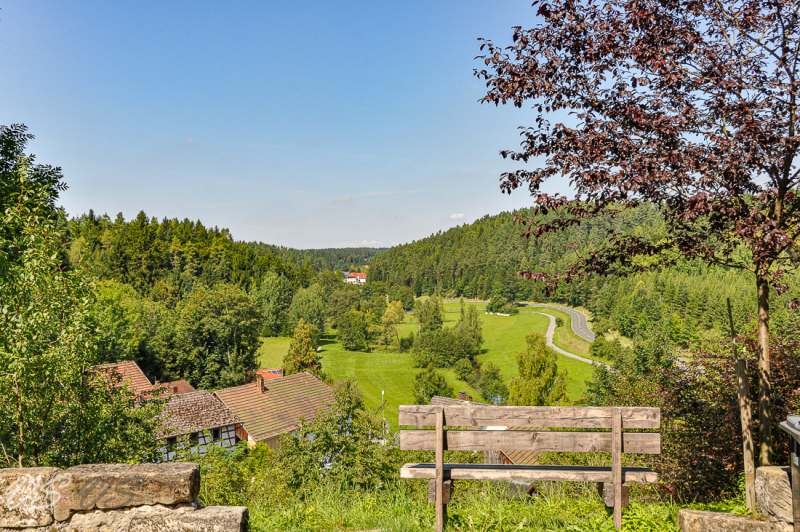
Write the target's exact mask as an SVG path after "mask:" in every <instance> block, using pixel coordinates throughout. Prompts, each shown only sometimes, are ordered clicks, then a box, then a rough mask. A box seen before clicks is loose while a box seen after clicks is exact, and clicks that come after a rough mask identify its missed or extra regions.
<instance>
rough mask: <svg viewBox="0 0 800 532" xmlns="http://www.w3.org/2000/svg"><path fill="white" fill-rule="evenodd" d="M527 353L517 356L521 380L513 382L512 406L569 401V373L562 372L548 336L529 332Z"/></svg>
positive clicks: (511, 386)
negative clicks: (547, 338)
mask: <svg viewBox="0 0 800 532" xmlns="http://www.w3.org/2000/svg"><path fill="white" fill-rule="evenodd" d="M525 342H526V344H527V346H526V348H525V350H524V351H520V352H519V353H517V365H518V366H519V377H517V378H515V379H512V380H511V385H510V386H509V391H508V404H510V405H517V406H555V405H560V404H565V403H566V402H568V400H569V399H568V397H567V370H564V371H562V372H561V373H559V372H558V364H557V363H556V353H555V351H553V350H552V349H550V348H549V347H547V343H546V342H545V338H544V335H542V334H541V333H538V332H529V333H528V335H527V336H526V337H525Z"/></svg>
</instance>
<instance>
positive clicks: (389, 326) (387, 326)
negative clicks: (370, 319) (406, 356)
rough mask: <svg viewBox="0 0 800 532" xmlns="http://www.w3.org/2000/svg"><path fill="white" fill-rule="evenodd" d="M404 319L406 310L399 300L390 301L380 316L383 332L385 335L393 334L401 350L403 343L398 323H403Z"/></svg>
mask: <svg viewBox="0 0 800 532" xmlns="http://www.w3.org/2000/svg"><path fill="white" fill-rule="evenodd" d="M405 319H406V311H405V310H403V303H402V302H401V301H392V302H391V303H389V304H388V305H387V306H386V311H385V312H384V313H383V317H382V318H381V324H382V325H383V327H384V334H385V335H386V336H387V337H391V336H394V337H395V339H396V340H397V349H398V350H399V351H400V352H402V351H403V345H402V344H401V342H400V330H399V329H398V325H400V324H401V323H403V322H404V321H405Z"/></svg>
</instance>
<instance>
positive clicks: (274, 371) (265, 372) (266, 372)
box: [256, 368, 283, 381]
mask: <svg viewBox="0 0 800 532" xmlns="http://www.w3.org/2000/svg"><path fill="white" fill-rule="evenodd" d="M256 375H257V376H259V377H261V378H262V379H264V380H265V381H268V380H272V379H280V378H281V377H283V368H271V369H260V370H258V371H256Z"/></svg>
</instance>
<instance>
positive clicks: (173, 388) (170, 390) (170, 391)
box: [169, 384, 178, 393]
mask: <svg viewBox="0 0 800 532" xmlns="http://www.w3.org/2000/svg"><path fill="white" fill-rule="evenodd" d="M169 393H178V387H177V386H175V385H174V384H173V385H172V386H170V387H169Z"/></svg>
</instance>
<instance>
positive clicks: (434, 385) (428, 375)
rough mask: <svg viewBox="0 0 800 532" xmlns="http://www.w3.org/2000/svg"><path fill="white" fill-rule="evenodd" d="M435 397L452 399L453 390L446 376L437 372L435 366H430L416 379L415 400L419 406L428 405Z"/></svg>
mask: <svg viewBox="0 0 800 532" xmlns="http://www.w3.org/2000/svg"><path fill="white" fill-rule="evenodd" d="M434 395H441V396H443V397H452V396H453V388H452V387H451V386H450V385H449V384H447V381H446V380H445V378H444V375H442V374H441V373H439V372H438V371H436V368H434V367H433V364H429V365H428V367H427V368H425V369H423V370H422V371H420V372H419V373H418V374H417V378H416V379H414V399H415V400H416V401H417V404H418V405H426V404H428V403H429V402H430V401H431V397H433V396H434Z"/></svg>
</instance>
